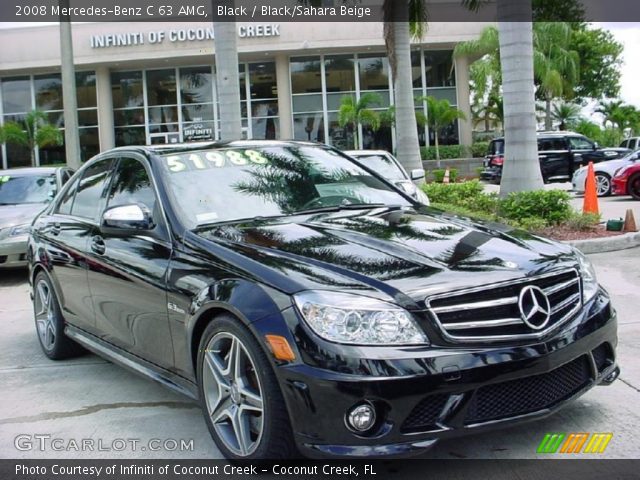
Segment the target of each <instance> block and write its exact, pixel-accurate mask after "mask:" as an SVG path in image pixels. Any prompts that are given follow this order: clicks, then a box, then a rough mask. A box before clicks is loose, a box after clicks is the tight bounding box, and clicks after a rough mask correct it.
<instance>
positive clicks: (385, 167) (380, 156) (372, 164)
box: [344, 150, 430, 205]
mask: <svg viewBox="0 0 640 480" xmlns="http://www.w3.org/2000/svg"><path fill="white" fill-rule="evenodd" d="M344 153H345V154H346V155H349V156H350V157H351V158H355V159H356V160H358V161H359V162H360V163H362V164H363V165H364V166H365V167H368V168H370V169H371V170H373V171H374V172H376V173H378V174H379V175H381V176H382V177H384V178H385V179H387V180H388V181H390V182H392V183H394V184H395V185H396V186H397V187H398V188H401V189H402V191H403V192H405V193H407V194H409V195H411V196H412V197H413V198H415V199H416V200H417V201H419V202H420V203H422V204H424V205H429V203H430V202H429V197H427V194H426V193H424V192H423V191H422V190H420V189H419V188H418V187H416V185H415V184H414V183H413V180H420V179H421V178H424V170H423V169H421V168H416V169H414V170H411V174H410V175H409V174H408V173H407V171H406V170H405V169H404V167H403V166H402V165H401V164H400V162H399V161H398V159H397V158H396V157H394V156H393V155H391V154H390V153H389V152H387V151H386V150H346V151H345V152H344Z"/></svg>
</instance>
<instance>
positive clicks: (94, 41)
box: [91, 23, 280, 48]
mask: <svg viewBox="0 0 640 480" xmlns="http://www.w3.org/2000/svg"><path fill="white" fill-rule="evenodd" d="M279 36H280V25H279V24H273V23H269V24H252V25H240V26H238V37H240V38H253V37H279ZM214 38H215V36H214V33H213V28H175V29H170V30H154V31H151V32H126V33H110V34H106V35H92V36H91V48H109V47H130V46H134V45H144V44H157V43H163V42H165V41H169V42H171V43H176V42H196V41H202V40H213V39H214Z"/></svg>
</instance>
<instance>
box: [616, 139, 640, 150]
mask: <svg viewBox="0 0 640 480" xmlns="http://www.w3.org/2000/svg"><path fill="white" fill-rule="evenodd" d="M620 148H628V149H629V150H638V149H640V137H629V138H627V139H625V140H623V141H622V142H620Z"/></svg>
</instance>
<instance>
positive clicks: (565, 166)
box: [480, 132, 629, 183]
mask: <svg viewBox="0 0 640 480" xmlns="http://www.w3.org/2000/svg"><path fill="white" fill-rule="evenodd" d="M627 153H629V149H628V148H599V147H598V144H597V143H596V142H594V141H592V140H589V139H588V138H587V137H585V136H583V135H580V134H578V133H572V132H540V133H538V158H539V160H540V170H541V172H542V178H543V180H544V182H545V183H549V182H568V181H570V180H571V176H572V175H573V172H574V171H575V170H577V169H578V168H580V167H581V166H583V165H586V164H587V163H589V162H593V163H598V162H602V161H605V160H612V159H614V158H620V157H622V156H623V155H625V154H627ZM503 163H504V138H503V137H500V138H496V139H494V140H492V141H491V142H490V143H489V149H488V151H487V155H486V156H485V160H484V170H483V171H482V172H481V173H480V178H481V179H483V180H489V181H493V182H496V183H500V179H501V178H502V165H503Z"/></svg>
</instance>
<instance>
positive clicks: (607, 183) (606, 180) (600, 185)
mask: <svg viewBox="0 0 640 480" xmlns="http://www.w3.org/2000/svg"><path fill="white" fill-rule="evenodd" d="M596 193H597V194H598V196H599V197H608V196H609V195H611V177H610V176H609V175H607V174H606V173H596Z"/></svg>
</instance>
